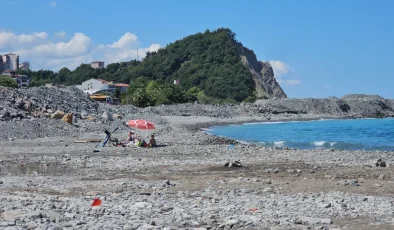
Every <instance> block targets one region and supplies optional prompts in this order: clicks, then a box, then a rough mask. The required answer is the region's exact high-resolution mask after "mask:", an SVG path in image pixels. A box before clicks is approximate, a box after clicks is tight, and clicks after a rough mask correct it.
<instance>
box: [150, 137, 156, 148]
mask: <svg viewBox="0 0 394 230" xmlns="http://www.w3.org/2000/svg"><path fill="white" fill-rule="evenodd" d="M156 146H157V145H156V139H155V135H151V136H150V140H149V144H148V147H149V148H154V147H156Z"/></svg>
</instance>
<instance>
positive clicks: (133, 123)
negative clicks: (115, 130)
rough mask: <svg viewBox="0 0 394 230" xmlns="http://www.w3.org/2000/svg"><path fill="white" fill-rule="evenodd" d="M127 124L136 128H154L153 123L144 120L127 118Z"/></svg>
mask: <svg viewBox="0 0 394 230" xmlns="http://www.w3.org/2000/svg"><path fill="white" fill-rule="evenodd" d="M126 124H127V126H129V127H131V128H136V129H155V128H156V127H155V125H154V124H153V123H152V122H149V121H145V120H129V121H128V122H127V123H126Z"/></svg>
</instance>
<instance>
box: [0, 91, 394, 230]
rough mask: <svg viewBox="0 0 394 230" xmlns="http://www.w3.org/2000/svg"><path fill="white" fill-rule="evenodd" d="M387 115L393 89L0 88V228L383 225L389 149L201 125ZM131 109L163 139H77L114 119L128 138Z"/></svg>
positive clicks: (392, 207)
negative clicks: (94, 93) (216, 131)
mask: <svg viewBox="0 0 394 230" xmlns="http://www.w3.org/2000/svg"><path fill="white" fill-rule="evenodd" d="M393 116H394V101H393V100H389V99H384V98H381V97H379V96H368V95H347V96H344V97H342V98H327V99H312V98H310V99H289V98H281V99H267V100H259V101H256V102H255V103H242V104H240V105H202V104H179V105H163V106H156V107H148V108H137V107H134V106H131V105H127V106H126V105H125V106H123V105H121V106H107V105H102V104H98V103H96V102H94V101H91V100H90V99H89V98H88V97H87V96H86V95H85V94H83V93H82V92H80V91H79V90H77V89H76V88H73V87H60V88H59V87H50V88H48V87H38V88H29V89H9V88H0V129H1V132H0V139H1V141H0V229H201V230H202V229H342V230H343V229H393V227H394V219H393V216H394V203H393V202H394V199H393V191H394V180H393V178H394V171H393V167H392V163H393V162H394V153H393V152H386V151H361V150H360V151H337V150H335V151H332V150H329V149H315V150H297V149H276V148H265V147H261V146H252V145H243V144H240V143H235V142H234V141H231V140H227V139H224V138H219V137H215V136H211V135H207V134H205V133H204V132H203V131H202V130H201V128H207V127H209V126H211V125H225V124H232V123H242V122H253V121H256V122H257V121H277V120H310V119H320V118H367V117H374V118H383V117H393ZM138 118H140V119H146V120H149V121H152V122H153V123H154V124H155V125H156V129H155V130H152V131H140V130H137V135H139V136H141V137H143V138H144V139H146V140H148V137H149V136H150V134H155V135H156V139H157V140H158V143H159V144H162V145H163V146H165V147H160V148H153V149H147V148H134V147H105V148H103V149H102V151H101V152H96V153H93V149H94V148H95V146H96V145H97V143H75V141H76V140H92V139H102V138H104V136H105V134H104V130H105V129H108V130H111V129H113V128H114V127H115V126H118V127H119V129H120V130H119V131H118V132H116V133H115V134H114V135H113V136H114V137H117V138H119V139H123V138H126V134H127V132H128V131H129V130H130V129H129V128H128V127H126V126H125V125H124V122H125V121H127V120H129V119H138ZM229 144H233V145H234V146H233V145H231V148H230V147H229ZM379 159H380V161H378V160H379ZM382 162H384V164H383V163H382ZM229 166H237V167H229ZM95 198H99V199H100V200H101V201H102V203H101V205H100V206H98V207H92V206H91V204H92V202H93V199H95Z"/></svg>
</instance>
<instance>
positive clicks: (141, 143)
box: [134, 138, 148, 147]
mask: <svg viewBox="0 0 394 230" xmlns="http://www.w3.org/2000/svg"><path fill="white" fill-rule="evenodd" d="M134 146H135V147H148V143H146V142H145V140H142V139H139V138H136V139H135V144H134Z"/></svg>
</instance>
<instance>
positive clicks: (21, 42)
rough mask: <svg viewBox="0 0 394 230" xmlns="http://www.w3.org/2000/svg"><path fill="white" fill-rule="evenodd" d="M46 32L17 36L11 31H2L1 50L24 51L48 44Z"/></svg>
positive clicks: (0, 35) (0, 33)
mask: <svg viewBox="0 0 394 230" xmlns="http://www.w3.org/2000/svg"><path fill="white" fill-rule="evenodd" d="M47 39H48V34H47V33H45V32H41V33H31V34H21V35H15V34H14V33H12V32H9V31H5V30H4V31H0V50H4V49H10V50H14V49H24V48H29V47H32V46H35V45H38V44H41V43H44V42H46V40H47Z"/></svg>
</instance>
